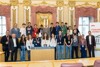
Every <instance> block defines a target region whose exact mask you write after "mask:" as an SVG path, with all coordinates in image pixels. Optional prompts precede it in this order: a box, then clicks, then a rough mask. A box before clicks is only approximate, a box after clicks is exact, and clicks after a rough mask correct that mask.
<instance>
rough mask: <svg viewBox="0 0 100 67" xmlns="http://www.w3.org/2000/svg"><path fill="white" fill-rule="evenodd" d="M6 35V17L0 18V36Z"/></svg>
mask: <svg viewBox="0 0 100 67" xmlns="http://www.w3.org/2000/svg"><path fill="white" fill-rule="evenodd" d="M5 34H6V17H5V16H0V36H4V35H5Z"/></svg>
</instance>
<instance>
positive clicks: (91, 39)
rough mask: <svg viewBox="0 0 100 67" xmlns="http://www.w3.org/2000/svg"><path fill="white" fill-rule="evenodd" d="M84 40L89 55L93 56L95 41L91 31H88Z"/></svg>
mask: <svg viewBox="0 0 100 67" xmlns="http://www.w3.org/2000/svg"><path fill="white" fill-rule="evenodd" d="M86 42H87V48H88V52H89V57H95V47H96V41H95V37H94V35H92V34H91V31H89V32H88V35H87V36H86ZM91 52H92V54H91Z"/></svg>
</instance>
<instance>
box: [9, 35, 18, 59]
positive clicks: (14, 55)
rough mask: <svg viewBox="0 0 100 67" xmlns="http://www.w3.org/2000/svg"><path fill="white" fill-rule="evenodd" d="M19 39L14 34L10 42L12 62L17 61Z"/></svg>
mask: <svg viewBox="0 0 100 67" xmlns="http://www.w3.org/2000/svg"><path fill="white" fill-rule="evenodd" d="M18 45H19V44H18V39H17V38H16V34H12V38H11V39H10V40H9V50H10V52H11V61H16V60H17V49H18Z"/></svg>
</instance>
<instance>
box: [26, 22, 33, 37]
mask: <svg viewBox="0 0 100 67" xmlns="http://www.w3.org/2000/svg"><path fill="white" fill-rule="evenodd" d="M32 32H33V27H32V26H31V23H30V22H28V26H27V27H26V35H27V36H28V35H32Z"/></svg>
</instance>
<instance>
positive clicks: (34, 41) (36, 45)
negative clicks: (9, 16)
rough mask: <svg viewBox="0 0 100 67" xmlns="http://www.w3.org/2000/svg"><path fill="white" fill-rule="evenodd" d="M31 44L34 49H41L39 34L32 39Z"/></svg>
mask: <svg viewBox="0 0 100 67" xmlns="http://www.w3.org/2000/svg"><path fill="white" fill-rule="evenodd" d="M33 44H34V47H41V38H40V37H39V34H38V33H37V34H36V37H35V38H33Z"/></svg>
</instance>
